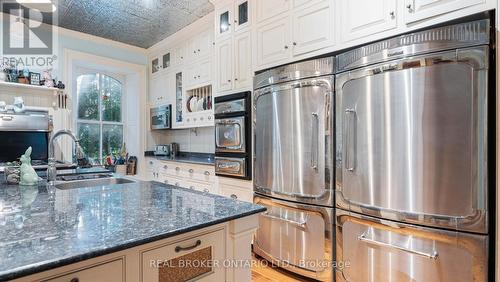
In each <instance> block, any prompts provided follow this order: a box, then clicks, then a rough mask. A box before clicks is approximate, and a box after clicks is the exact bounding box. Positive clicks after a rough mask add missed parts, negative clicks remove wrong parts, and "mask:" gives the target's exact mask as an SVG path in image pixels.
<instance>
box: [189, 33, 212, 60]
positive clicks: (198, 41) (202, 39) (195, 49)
mask: <svg viewBox="0 0 500 282" xmlns="http://www.w3.org/2000/svg"><path fill="white" fill-rule="evenodd" d="M188 45H189V50H188V52H189V56H190V58H191V60H198V59H200V58H203V57H205V56H208V55H210V54H211V53H212V50H213V49H212V48H213V33H212V29H205V30H203V31H201V32H200V33H198V34H197V35H196V36H194V37H192V38H191V40H190V41H189V44H188Z"/></svg>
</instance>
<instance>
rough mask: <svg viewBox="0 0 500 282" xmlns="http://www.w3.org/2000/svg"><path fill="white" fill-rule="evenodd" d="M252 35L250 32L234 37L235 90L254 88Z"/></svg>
mask: <svg viewBox="0 0 500 282" xmlns="http://www.w3.org/2000/svg"><path fill="white" fill-rule="evenodd" d="M251 38H252V34H251V32H250V31H247V32H244V33H241V34H238V35H235V36H234V39H233V44H234V49H233V50H234V52H233V58H234V66H233V67H234V74H233V81H234V84H233V89H242V88H246V87H250V88H251V87H252V78H253V73H252V39H251Z"/></svg>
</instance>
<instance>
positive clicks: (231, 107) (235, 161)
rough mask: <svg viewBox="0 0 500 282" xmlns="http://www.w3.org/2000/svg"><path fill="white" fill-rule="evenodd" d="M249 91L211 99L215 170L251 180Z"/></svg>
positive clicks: (229, 175) (225, 174)
mask: <svg viewBox="0 0 500 282" xmlns="http://www.w3.org/2000/svg"><path fill="white" fill-rule="evenodd" d="M250 96H251V92H250V91H248V92H241V93H236V94H231V95H226V96H221V97H216V98H215V107H214V114H215V173H216V174H217V175H220V176H228V177H234V178H240V179H252V173H251V171H252V163H251V160H250V156H251V148H252V147H251V144H252V138H251V111H250V108H251V100H250Z"/></svg>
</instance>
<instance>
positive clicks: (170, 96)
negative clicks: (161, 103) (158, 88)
mask: <svg viewBox="0 0 500 282" xmlns="http://www.w3.org/2000/svg"><path fill="white" fill-rule="evenodd" d="M166 79H167V82H166V88H165V89H166V90H165V95H164V96H165V102H166V103H169V104H172V105H173V104H175V72H173V71H171V72H168V73H167V74H166Z"/></svg>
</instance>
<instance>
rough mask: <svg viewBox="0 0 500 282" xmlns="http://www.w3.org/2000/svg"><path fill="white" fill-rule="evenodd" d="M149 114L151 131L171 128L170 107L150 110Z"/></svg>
mask: <svg viewBox="0 0 500 282" xmlns="http://www.w3.org/2000/svg"><path fill="white" fill-rule="evenodd" d="M149 112H150V123H151V129H152V130H157V129H170V128H172V105H165V106H159V107H155V108H151V109H150V110H149Z"/></svg>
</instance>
